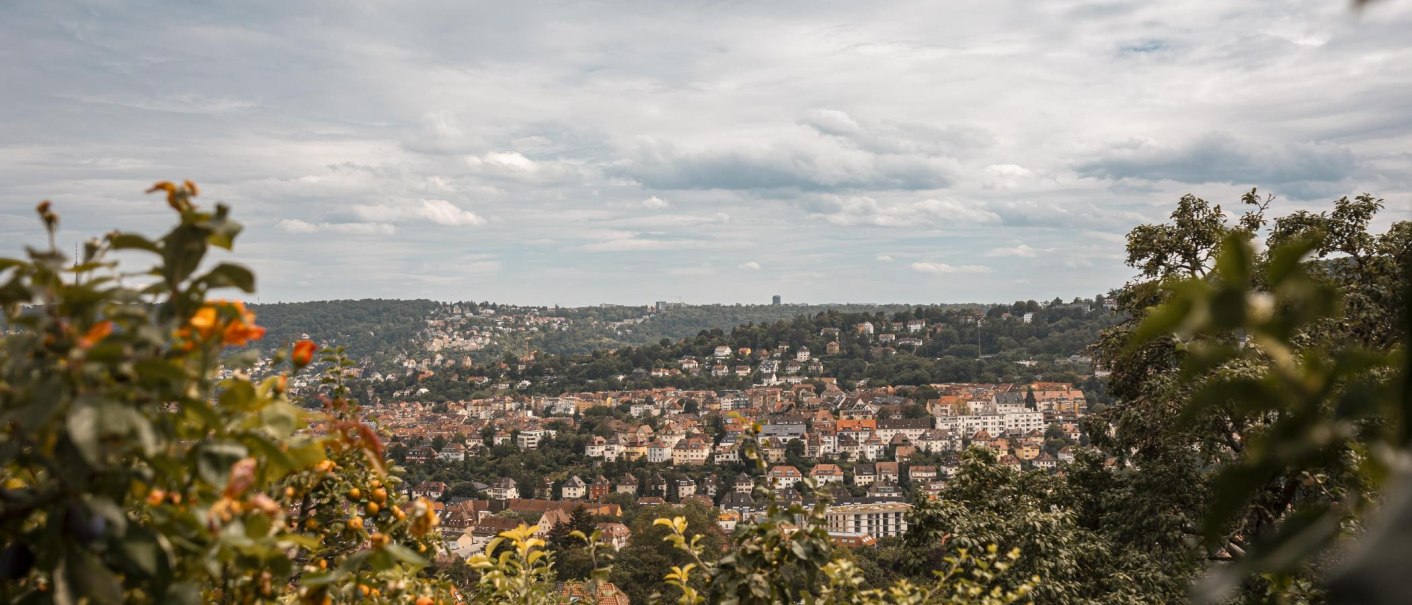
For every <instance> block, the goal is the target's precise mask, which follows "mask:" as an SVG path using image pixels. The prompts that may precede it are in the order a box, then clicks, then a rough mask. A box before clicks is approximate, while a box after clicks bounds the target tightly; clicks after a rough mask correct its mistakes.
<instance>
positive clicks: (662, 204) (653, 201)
mask: <svg viewBox="0 0 1412 605" xmlns="http://www.w3.org/2000/svg"><path fill="white" fill-rule="evenodd" d="M608 207H609V208H646V209H648V210H662V209H664V208H669V207H671V203H669V202H667V200H664V199H662V198H660V197H657V196H655V195H654V196H652V197H649V198H647V199H645V200H638V201H632V202H610V203H609V204H608Z"/></svg>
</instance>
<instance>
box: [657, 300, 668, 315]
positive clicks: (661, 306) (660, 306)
mask: <svg viewBox="0 0 1412 605" xmlns="http://www.w3.org/2000/svg"><path fill="white" fill-rule="evenodd" d="M666 310H667V301H665V300H659V301H657V312H658V313H661V312H662V311H666Z"/></svg>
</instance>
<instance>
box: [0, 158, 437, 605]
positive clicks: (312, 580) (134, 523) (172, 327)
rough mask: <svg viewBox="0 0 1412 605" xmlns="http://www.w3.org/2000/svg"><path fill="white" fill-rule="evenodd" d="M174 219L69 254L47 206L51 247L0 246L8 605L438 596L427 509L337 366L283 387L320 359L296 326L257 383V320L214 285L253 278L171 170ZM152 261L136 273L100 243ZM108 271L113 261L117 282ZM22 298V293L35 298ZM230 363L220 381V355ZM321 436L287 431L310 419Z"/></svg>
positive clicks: (1, 548) (0, 445)
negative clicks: (302, 393) (300, 391)
mask: <svg viewBox="0 0 1412 605" xmlns="http://www.w3.org/2000/svg"><path fill="white" fill-rule="evenodd" d="M152 191H161V192H165V193H166V198H167V203H168V204H169V205H170V206H171V207H172V208H173V209H174V210H175V211H176V213H177V216H178V223H177V225H176V226H175V227H174V228H173V229H172V230H170V231H169V232H168V233H166V234H165V235H164V236H163V237H161V238H160V239H156V240H152V239H148V238H146V237H143V236H141V235H138V234H134V233H122V232H114V233H111V234H109V235H107V236H105V237H104V238H102V239H97V240H93V241H90V242H89V243H88V244H87V245H86V246H85V248H84V252H83V257H82V258H81V259H68V258H66V257H64V255H63V254H62V253H61V252H60V251H59V250H58V249H57V248H56V247H55V246H54V239H55V232H56V231H57V228H58V223H59V216H58V215H57V214H56V213H55V212H54V211H53V209H52V206H51V205H50V204H49V203H48V202H44V203H42V204H40V205H39V208H38V212H39V215H40V218H41V220H42V222H43V224H44V226H45V229H46V231H47V232H48V236H49V245H48V247H47V248H40V249H30V251H29V255H28V258H27V259H23V260H22V259H0V276H3V275H8V278H7V279H6V280H5V282H4V285H3V286H0V307H3V309H4V314H5V319H6V325H7V326H9V328H10V331H9V333H7V334H6V335H5V336H4V337H3V347H0V385H4V386H3V387H0V427H3V429H0V474H3V489H0V559H3V560H4V561H5V565H4V572H3V573H4V574H5V580H4V582H0V595H2V596H3V597H4V598H5V599H6V600H7V601H10V602H50V601H51V600H52V601H53V602H61V603H62V602H89V603H119V602H124V603H157V602H161V603H198V602H278V601H286V600H288V599H291V598H295V597H298V598H301V599H306V600H309V601H312V602H319V601H325V600H327V601H339V602H353V601H361V600H364V599H366V598H371V597H375V596H378V595H383V596H385V597H386V598H391V599H399V600H405V601H415V600H418V599H425V601H422V602H428V601H430V600H432V599H449V598H450V587H449V585H447V584H445V583H444V582H439V581H435V580H431V579H428V578H426V577H424V576H423V575H421V571H422V569H423V567H424V565H425V564H426V559H425V558H424V557H426V556H427V555H431V554H434V553H435V549H436V548H437V544H438V537H437V536H436V535H435V532H434V527H435V521H436V516H435V514H434V513H433V511H432V509H431V507H430V505H429V504H428V503H426V502H423V501H419V502H415V503H411V502H408V501H406V500H405V499H403V498H401V497H400V496H399V495H398V494H399V493H400V491H401V490H398V489H396V485H397V483H398V481H399V479H398V476H397V474H396V473H391V472H388V471H387V470H386V464H385V460H384V458H383V450H382V444H381V440H380V438H379V436H378V435H377V433H376V432H375V431H374V430H373V429H372V428H371V427H369V426H368V425H366V424H364V423H363V422H362V421H361V420H360V416H359V413H358V407H357V405H356V404H355V403H354V402H353V401H352V400H351V399H349V398H348V390H347V388H346V386H345V385H343V384H342V383H341V382H340V379H339V377H340V376H342V375H343V373H344V370H346V369H347V368H349V367H351V366H352V362H350V361H348V359H347V358H346V357H344V356H342V354H341V353H339V352H338V351H333V352H331V353H330V354H327V355H325V356H324V357H323V358H322V359H320V360H317V363H318V364H320V365H323V366H325V367H327V368H329V370H330V372H329V374H328V375H327V376H328V377H327V379H326V380H327V382H326V383H325V384H326V385H327V386H326V389H325V390H324V392H323V397H325V398H326V399H324V403H323V405H322V407H321V409H320V410H319V411H318V412H315V413H313V414H312V415H311V414H310V413H307V412H305V411H303V410H301V409H300V407H299V406H298V405H296V402H295V401H292V400H291V399H290V397H289V394H288V392H287V391H286V388H285V385H286V384H287V380H288V379H289V377H290V375H293V374H295V373H297V372H299V371H301V370H303V369H305V368H307V367H309V366H310V365H311V364H314V363H315V362H316V360H315V359H314V349H315V345H314V344H313V343H312V342H308V341H301V342H299V343H296V344H295V345H294V346H293V347H291V348H289V349H282V350H279V351H277V352H276V353H275V355H274V356H273V358H272V368H273V369H272V371H271V373H270V374H269V375H268V376H265V377H263V378H260V379H256V378H252V377H251V373H252V372H254V371H255V364H254V362H255V361H256V359H257V355H258V354H257V353H255V352H253V351H250V352H244V353H238V354H232V355H230V356H229V357H226V358H224V359H223V355H224V354H225V353H227V352H228V347H243V346H246V345H248V344H249V343H251V342H252V341H255V340H258V339H259V338H261V337H262V336H263V335H264V330H263V328H261V327H260V326H258V325H257V324H256V323H255V316H254V314H253V313H252V312H250V311H249V309H248V308H246V307H245V306H244V305H243V304H242V303H240V302H233V301H222V300H212V299H210V298H208V294H209V293H210V292H212V291H216V290H221V289H230V288H234V289H238V290H241V291H242V292H246V293H249V292H251V291H253V289H254V276H253V275H252V274H251V273H250V272H249V271H248V270H246V269H245V268H243V267H240V266H238V265H234V264H229V263H215V264H212V265H210V266H209V268H208V269H207V270H206V271H205V272H201V271H200V269H201V268H202V267H203V266H204V265H203V262H202V261H203V259H204V257H205V254H206V253H207V251H208V250H209V249H210V248H211V247H212V246H215V247H220V248H226V249H229V248H231V246H232V245H233V242H234V240H235V238H236V236H237V235H238V234H239V232H240V226H239V225H238V224H237V223H235V222H234V221H233V220H232V219H231V218H230V216H229V209H228V208H226V207H225V206H223V205H217V206H216V209H215V210H214V211H208V210H203V209H201V208H200V207H198V206H197V205H196V203H195V202H194V198H195V197H196V196H197V188H196V186H195V185H194V184H192V183H190V182H187V183H184V184H181V185H177V184H173V183H168V182H162V183H158V184H157V185H156V186H154V187H153V188H152ZM119 251H131V252H134V253H147V254H151V255H153V256H154V257H155V258H156V264H155V266H154V267H153V269H152V270H151V271H150V272H148V273H146V274H145V275H148V276H150V277H151V279H149V280H146V281H140V282H139V283H136V284H132V283H131V281H132V280H131V276H132V275H134V273H131V272H129V273H123V272H120V270H119V268H118V266H119V263H118V262H117V261H115V260H112V257H111V255H112V254H113V253H115V252H119ZM119 276H126V277H124V278H123V279H118V277H119ZM31 305H33V306H31ZM222 369H225V370H229V371H230V373H229V375H228V377H222V375H221V373H220V371H221V370H222ZM311 416H312V417H316V418H318V419H320V420H321V421H322V422H323V423H324V424H325V426H327V427H329V430H328V432H327V434H324V435H311V434H304V433H300V432H298V430H299V429H300V428H302V427H304V426H305V425H306V422H307V420H308V419H309V418H310V417H311Z"/></svg>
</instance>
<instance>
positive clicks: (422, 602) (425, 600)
mask: <svg viewBox="0 0 1412 605" xmlns="http://www.w3.org/2000/svg"><path fill="white" fill-rule="evenodd" d="M432 603H435V601H433V600H431V597H417V603H416V605H432Z"/></svg>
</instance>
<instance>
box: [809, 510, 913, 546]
mask: <svg viewBox="0 0 1412 605" xmlns="http://www.w3.org/2000/svg"><path fill="white" fill-rule="evenodd" d="M911 508H912V505H911V504H907V503H906V502H879V503H876V504H841V505H838V506H830V507H828V510H827V511H826V512H825V513H824V516H825V517H826V518H827V519H828V523H829V532H830V533H846V534H868V535H871V536H873V537H874V538H883V537H887V536H901V535H902V534H904V533H906V532H907V511H908V510H911Z"/></svg>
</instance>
